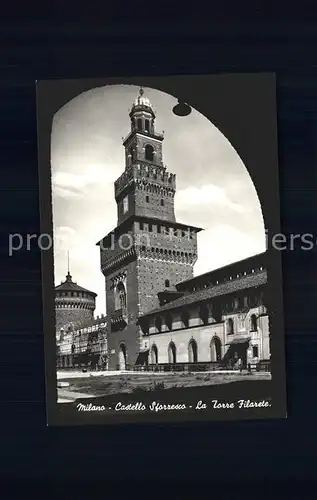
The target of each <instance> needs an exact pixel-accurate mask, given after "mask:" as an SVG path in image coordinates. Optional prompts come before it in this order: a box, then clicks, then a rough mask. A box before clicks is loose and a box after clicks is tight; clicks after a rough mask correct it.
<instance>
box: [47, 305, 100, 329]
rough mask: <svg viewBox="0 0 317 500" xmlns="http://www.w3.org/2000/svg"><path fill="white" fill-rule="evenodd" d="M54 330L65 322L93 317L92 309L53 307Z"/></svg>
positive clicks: (86, 319)
mask: <svg viewBox="0 0 317 500" xmlns="http://www.w3.org/2000/svg"><path fill="white" fill-rule="evenodd" d="M55 317H56V330H57V331H59V330H60V329H61V328H62V327H63V326H64V325H66V323H70V322H79V321H88V320H92V319H93V311H92V310H89V309H80V308H78V309H77V308H75V307H72V308H66V307H65V308H63V307H59V308H57V309H55Z"/></svg>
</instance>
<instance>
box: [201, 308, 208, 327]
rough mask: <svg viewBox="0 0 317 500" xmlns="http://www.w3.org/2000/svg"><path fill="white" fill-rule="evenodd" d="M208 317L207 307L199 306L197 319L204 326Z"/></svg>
mask: <svg viewBox="0 0 317 500" xmlns="http://www.w3.org/2000/svg"><path fill="white" fill-rule="evenodd" d="M208 316H209V313H208V307H207V305H206V304H201V306H200V308H199V317H200V319H201V320H202V322H203V324H204V325H207V324H208Z"/></svg>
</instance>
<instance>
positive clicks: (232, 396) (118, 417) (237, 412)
mask: <svg viewBox="0 0 317 500" xmlns="http://www.w3.org/2000/svg"><path fill="white" fill-rule="evenodd" d="M216 399H217V400H218V402H219V403H234V408H229V409H224V410H223V409H215V408H214V401H213V400H216ZM239 400H244V401H247V400H250V401H253V402H254V401H256V402H260V401H262V400H265V401H267V402H269V404H270V405H271V406H269V407H267V408H263V407H262V408H242V409H241V408H239V407H238V401H239ZM199 401H201V402H202V403H203V404H205V405H206V408H204V409H201V410H198V409H196V406H197V403H198V402H199ZM138 402H139V403H142V404H143V405H144V406H145V407H146V409H145V410H143V411H138V410H134V411H126V410H124V411H123V410H120V411H116V410H115V406H116V405H117V404H118V403H121V405H128V404H136V403H138ZM153 402H156V403H159V404H162V405H163V404H165V405H168V404H169V405H176V404H185V405H186V409H184V410H178V411H174V410H165V411H158V412H157V411H151V410H150V409H149V407H150V405H151V404H152V403H153ZM79 403H82V404H83V405H85V406H86V405H89V403H92V404H93V405H94V406H99V407H100V406H104V407H105V409H104V411H78V409H77V407H78V404H79ZM58 410H59V411H58V413H59V419H60V421H61V422H63V425H65V424H66V425H67V424H68V422H69V423H70V422H71V423H72V424H79V425H80V424H83V423H85V424H89V423H94V424H98V423H101V424H102V423H106V422H109V423H121V421H122V422H123V421H124V422H132V421H133V422H134V421H143V422H151V421H156V420H161V421H162V420H164V421H166V420H170V419H172V420H173V421H175V420H178V421H183V420H196V419H197V418H198V419H199V420H200V419H203V420H206V419H209V420H232V419H234V420H240V419H245V418H248V419H249V418H252V419H255V418H256V419H258V418H272V417H274V416H275V418H276V415H275V412H274V398H272V382H271V381H269V380H258V381H257V382H256V383H252V382H251V383H250V382H249V381H246V378H244V381H241V382H234V383H225V384H218V385H208V386H206V385H205V386H200V387H186V388H183V387H173V388H170V389H163V390H162V389H157V390H142V388H139V389H138V390H135V391H134V392H133V393H121V394H110V395H108V396H100V397H95V398H85V399H78V400H77V401H76V402H75V403H60V404H58ZM279 417H280V418H283V415H279Z"/></svg>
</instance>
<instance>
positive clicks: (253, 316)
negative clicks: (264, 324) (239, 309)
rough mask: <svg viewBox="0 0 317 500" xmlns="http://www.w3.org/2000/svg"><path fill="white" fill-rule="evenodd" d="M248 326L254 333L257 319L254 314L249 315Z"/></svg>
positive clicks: (256, 327)
mask: <svg viewBox="0 0 317 500" xmlns="http://www.w3.org/2000/svg"><path fill="white" fill-rule="evenodd" d="M250 326H251V331H252V332H255V331H256V330H257V329H258V318H257V316H256V314H251V317H250Z"/></svg>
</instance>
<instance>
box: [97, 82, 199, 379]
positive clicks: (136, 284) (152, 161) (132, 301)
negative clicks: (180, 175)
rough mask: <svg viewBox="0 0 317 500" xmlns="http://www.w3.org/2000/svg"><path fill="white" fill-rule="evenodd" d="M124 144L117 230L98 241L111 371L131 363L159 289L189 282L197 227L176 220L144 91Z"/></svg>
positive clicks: (171, 184)
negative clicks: (142, 319) (144, 316)
mask: <svg viewBox="0 0 317 500" xmlns="http://www.w3.org/2000/svg"><path fill="white" fill-rule="evenodd" d="M129 118H130V132H129V134H128V135H127V137H126V138H125V139H124V140H123V147H124V149H125V168H124V171H123V173H122V174H121V176H120V177H119V178H118V179H117V180H116V181H115V183H114V188H115V200H116V203H117V214H118V218H117V227H116V228H115V229H114V230H113V231H112V232H111V233H109V234H108V235H107V236H105V238H104V239H103V240H102V241H101V242H99V243H98V244H99V245H100V258H101V270H102V273H103V274H104V276H105V280H106V302H107V314H108V316H109V323H110V328H109V332H108V348H109V350H110V354H111V353H112V354H111V355H110V357H109V369H116V367H118V366H120V367H121V369H122V367H123V365H124V364H125V363H128V364H134V363H135V362H136V359H137V357H138V354H139V353H140V351H141V349H142V345H143V333H142V332H141V330H140V327H139V326H138V324H137V320H138V317H139V315H141V314H144V313H145V312H148V311H150V310H151V309H154V308H156V307H158V306H159V302H158V296H157V294H158V292H161V291H163V290H164V289H165V288H166V287H169V286H174V285H175V284H176V283H178V282H180V281H184V280H186V279H190V278H192V277H193V266H194V263H195V262H196V260H197V235H196V233H197V232H199V231H200V230H201V228H197V227H191V226H187V225H184V224H180V223H178V222H176V217H175V207H174V197H175V191H176V176H175V174H172V173H169V172H168V171H167V168H166V166H165V165H164V163H163V140H164V135H163V134H162V133H159V132H157V131H156V127H155V118H156V114H155V111H154V109H153V106H152V103H151V102H150V100H149V99H148V98H147V97H146V96H145V92H144V90H143V88H142V87H141V88H140V90H139V93H138V95H137V97H136V98H135V100H134V101H133V103H132V107H131V110H130V112H129Z"/></svg>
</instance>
